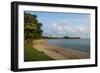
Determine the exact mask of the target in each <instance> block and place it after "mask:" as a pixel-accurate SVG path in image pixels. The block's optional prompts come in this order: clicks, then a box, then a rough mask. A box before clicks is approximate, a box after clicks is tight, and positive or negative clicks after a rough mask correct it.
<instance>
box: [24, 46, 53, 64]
mask: <svg viewBox="0 0 100 73" xmlns="http://www.w3.org/2000/svg"><path fill="white" fill-rule="evenodd" d="M47 60H54V59H52V58H51V57H49V56H47V55H46V54H45V53H43V52H40V51H38V50H36V49H34V48H33V47H31V45H29V44H25V45H24V61H25V62H29V61H47Z"/></svg>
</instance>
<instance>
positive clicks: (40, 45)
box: [33, 39, 90, 60]
mask: <svg viewBox="0 0 100 73" xmlns="http://www.w3.org/2000/svg"><path fill="white" fill-rule="evenodd" d="M33 48H35V49H37V50H38V51H40V52H44V53H45V54H46V55H48V56H50V57H51V58H53V59H55V60H65V59H87V58H90V54H89V53H88V52H83V51H79V50H73V49H71V48H61V47H58V46H55V45H50V44H48V42H47V40H45V39H41V40H34V41H33Z"/></svg>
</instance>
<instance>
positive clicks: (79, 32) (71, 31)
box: [50, 23, 90, 37]
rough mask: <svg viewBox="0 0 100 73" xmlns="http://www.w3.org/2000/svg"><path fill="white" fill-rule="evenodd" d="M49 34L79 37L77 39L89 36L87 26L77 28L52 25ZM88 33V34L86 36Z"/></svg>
mask: <svg viewBox="0 0 100 73" xmlns="http://www.w3.org/2000/svg"><path fill="white" fill-rule="evenodd" d="M50 30H51V32H54V33H55V34H54V35H56V33H57V34H58V35H59V36H60V35H61V36H66V35H68V36H79V37H86V36H89V32H90V30H89V27H87V26H79V25H77V24H75V25H70V24H65V23H64V24H63V23H53V24H52V25H51V28H50ZM87 33H88V34H87Z"/></svg>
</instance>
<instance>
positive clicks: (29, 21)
mask: <svg viewBox="0 0 100 73" xmlns="http://www.w3.org/2000/svg"><path fill="white" fill-rule="evenodd" d="M41 27H42V23H39V21H38V20H37V15H31V14H30V13H24V39H25V40H28V41H29V42H32V40H33V39H38V38H41V37H42V30H41Z"/></svg>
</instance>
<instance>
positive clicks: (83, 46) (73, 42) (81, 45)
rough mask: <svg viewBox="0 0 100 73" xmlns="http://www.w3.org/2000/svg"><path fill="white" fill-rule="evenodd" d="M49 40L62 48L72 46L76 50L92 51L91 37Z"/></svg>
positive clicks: (51, 43)
mask: <svg viewBox="0 0 100 73" xmlns="http://www.w3.org/2000/svg"><path fill="white" fill-rule="evenodd" d="M47 41H48V44H50V45H55V46H58V47H61V48H71V49H74V50H80V51H85V52H90V40H89V39H47Z"/></svg>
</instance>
